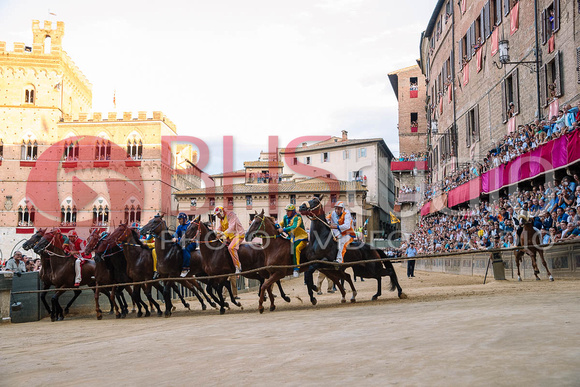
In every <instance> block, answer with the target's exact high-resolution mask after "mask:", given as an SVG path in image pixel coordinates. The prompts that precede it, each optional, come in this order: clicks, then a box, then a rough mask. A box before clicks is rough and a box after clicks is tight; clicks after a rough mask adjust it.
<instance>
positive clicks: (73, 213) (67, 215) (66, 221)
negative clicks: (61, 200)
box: [60, 206, 77, 227]
mask: <svg viewBox="0 0 580 387" xmlns="http://www.w3.org/2000/svg"><path fill="white" fill-rule="evenodd" d="M60 225H61V226H73V227H74V226H76V225H77V208H76V206H73V207H72V208H71V207H70V206H66V207H65V206H61V207H60Z"/></svg>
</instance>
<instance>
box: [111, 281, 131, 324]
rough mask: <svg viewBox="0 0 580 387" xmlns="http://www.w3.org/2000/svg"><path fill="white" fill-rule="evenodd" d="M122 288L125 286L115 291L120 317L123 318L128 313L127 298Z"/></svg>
mask: <svg viewBox="0 0 580 387" xmlns="http://www.w3.org/2000/svg"><path fill="white" fill-rule="evenodd" d="M113 289H114V288H113ZM123 290H125V288H121V290H119V291H118V292H116V297H117V301H119V307H120V308H121V318H125V317H127V315H128V314H129V307H128V304H127V299H126V298H125V294H124V293H123ZM130 294H131V293H129V295H130Z"/></svg>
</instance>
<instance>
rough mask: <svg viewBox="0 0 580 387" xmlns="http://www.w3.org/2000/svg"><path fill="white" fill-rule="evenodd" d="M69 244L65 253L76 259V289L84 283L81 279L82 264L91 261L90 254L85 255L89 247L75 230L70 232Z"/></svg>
mask: <svg viewBox="0 0 580 387" xmlns="http://www.w3.org/2000/svg"><path fill="white" fill-rule="evenodd" d="M67 237H68V242H66V243H65V245H64V251H65V252H67V253H69V254H71V255H73V256H74V257H75V258H76V259H75V285H74V286H75V287H79V286H80V285H81V282H82V277H81V264H82V263H83V262H84V261H86V260H88V259H91V256H90V255H89V254H85V247H86V246H87V242H86V241H85V240H83V239H81V238H79V235H78V234H77V233H76V231H75V230H71V231H69V233H68V235H67Z"/></svg>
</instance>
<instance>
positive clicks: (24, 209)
mask: <svg viewBox="0 0 580 387" xmlns="http://www.w3.org/2000/svg"><path fill="white" fill-rule="evenodd" d="M35 212H36V209H35V208H34V206H33V205H31V204H28V203H27V204H26V205H20V206H18V226H19V227H34V214H35Z"/></svg>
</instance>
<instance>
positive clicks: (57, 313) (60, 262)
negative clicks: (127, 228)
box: [33, 229, 95, 321]
mask: <svg viewBox="0 0 580 387" xmlns="http://www.w3.org/2000/svg"><path fill="white" fill-rule="evenodd" d="M63 245H64V238H63V236H62V234H61V232H60V230H58V229H55V230H52V231H50V232H45V233H44V235H43V236H42V238H41V239H40V241H38V243H36V245H35V246H34V248H33V250H34V252H35V253H36V254H38V255H41V256H42V253H44V252H46V254H48V256H49V257H50V267H51V272H50V281H51V282H52V284H53V285H54V287H55V288H56V291H55V294H54V295H53V296H52V299H51V301H52V308H51V314H50V319H51V320H52V321H60V320H63V319H64V313H63V309H62V307H61V306H60V303H59V298H60V296H61V295H62V294H63V293H64V291H63V290H59V288H72V287H73V286H74V281H75V267H74V264H75V259H76V258H75V257H74V256H73V255H70V254H69V253H66V252H65V251H64V248H63ZM81 274H82V281H81V286H82V285H88V286H94V285H95V279H94V275H95V262H94V261H92V260H88V261H85V263H84V264H83V265H82V266H81Z"/></svg>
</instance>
